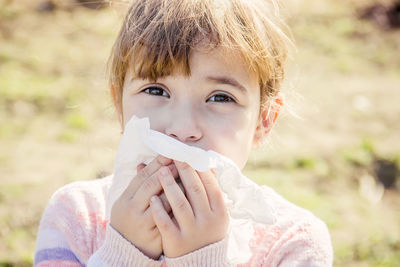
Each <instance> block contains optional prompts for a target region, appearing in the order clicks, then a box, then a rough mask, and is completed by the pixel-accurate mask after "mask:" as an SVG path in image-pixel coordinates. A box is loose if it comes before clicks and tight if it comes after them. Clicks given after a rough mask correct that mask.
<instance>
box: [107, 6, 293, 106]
mask: <svg viewBox="0 0 400 267" xmlns="http://www.w3.org/2000/svg"><path fill="white" fill-rule="evenodd" d="M279 24H280V20H279V19H278V17H277V7H276V5H275V2H274V1H272V0H270V1H267V0H266V1H263V0H219V1H218V0H215V1H213V0H197V1H196V0H179V1H177V0H148V1H135V2H134V3H133V4H132V6H131V7H130V8H129V10H128V13H127V16H126V17H125V20H124V23H123V25H122V29H121V31H120V33H119V36H118V39H117V41H116V43H115V44H114V47H113V52H112V54H111V57H110V61H109V63H110V83H111V86H112V88H114V89H112V95H113V98H114V102H119V101H121V94H122V88H123V82H124V78H125V75H126V72H127V70H128V69H129V70H132V71H133V73H132V75H133V77H135V78H141V79H148V80H152V81H155V80H157V79H158V78H162V77H164V76H167V75H170V74H171V73H172V72H174V71H177V70H178V71H180V72H182V73H183V74H185V75H190V66H189V57H190V53H191V51H192V49H194V48H196V47H198V46H199V44H200V43H201V49H206V50H207V49H210V50H211V49H213V48H215V47H224V48H228V49H233V50H235V51H238V52H239V53H240V55H241V56H242V58H243V60H244V62H245V63H246V64H247V65H248V67H249V69H250V70H251V71H253V72H255V73H256V74H257V75H258V78H259V83H260V90H261V98H262V99H263V97H264V96H272V95H275V94H276V90H278V89H279V83H280V80H282V79H283V76H284V71H283V61H285V59H286V55H287V48H288V44H289V43H290V40H289V38H287V36H286V35H285V34H284V33H283V32H282V31H281V29H280V27H278V25H279ZM262 101H263V100H262ZM116 104H117V103H116Z"/></svg>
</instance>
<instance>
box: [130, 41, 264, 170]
mask: <svg viewBox="0 0 400 267" xmlns="http://www.w3.org/2000/svg"><path fill="white" fill-rule="evenodd" d="M189 65H190V70H191V74H190V75H189V76H185V75H183V74H181V73H180V72H178V71H176V72H174V73H172V74H171V75H170V76H167V77H164V78H160V79H159V80H157V82H150V81H148V80H142V79H133V78H132V75H131V74H130V73H132V71H130V70H128V72H127V75H126V78H125V82H124V88H123V98H122V111H123V123H124V125H125V124H126V123H127V122H128V121H129V119H130V118H131V117H132V115H136V116H137V117H139V118H142V117H148V118H149V120H150V127H151V128H152V129H153V130H156V131H159V132H162V133H164V134H166V135H169V136H171V137H174V138H176V139H178V140H179V141H181V142H183V143H185V144H188V145H191V146H196V147H200V148H202V149H204V150H214V151H216V152H218V153H220V154H222V155H224V156H227V157H229V158H231V159H232V160H233V161H234V162H235V163H236V164H237V165H238V166H239V167H240V168H241V169H242V168H243V167H244V165H245V163H246V161H247V159H248V155H249V153H250V150H251V148H252V146H253V144H254V143H255V141H256V139H257V137H256V138H255V136H256V132H257V131H259V128H260V127H261V126H260V125H259V123H258V118H259V111H260V87H259V85H258V78H257V76H256V75H255V74H254V73H252V72H251V71H249V69H248V68H247V66H246V65H245V64H244V62H243V61H242V59H241V57H240V56H239V54H237V53H235V52H233V51H226V50H223V49H222V48H216V49H213V50H211V51H208V52H205V51H204V50H200V49H199V50H193V51H192V53H191V56H190V62H189ZM257 126H258V127H257ZM256 128H257V131H256Z"/></svg>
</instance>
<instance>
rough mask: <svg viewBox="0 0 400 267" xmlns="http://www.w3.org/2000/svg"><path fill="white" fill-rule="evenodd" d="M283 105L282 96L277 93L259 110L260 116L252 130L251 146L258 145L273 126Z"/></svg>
mask: <svg viewBox="0 0 400 267" xmlns="http://www.w3.org/2000/svg"><path fill="white" fill-rule="evenodd" d="M282 106H283V96H282V94H281V93H278V94H277V95H276V96H275V97H274V98H272V99H271V100H270V101H269V104H268V105H266V106H265V108H264V109H263V110H261V116H260V118H259V120H258V122H257V128H256V130H255V132H254V138H253V147H258V146H260V145H261V144H262V143H263V142H264V140H265V138H266V137H267V136H268V134H269V133H270V132H271V130H272V128H273V127H274V125H275V123H276V120H277V119H278V116H279V113H280V111H281V108H282Z"/></svg>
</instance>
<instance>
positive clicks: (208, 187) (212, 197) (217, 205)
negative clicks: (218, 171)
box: [197, 171, 225, 211]
mask: <svg viewBox="0 0 400 267" xmlns="http://www.w3.org/2000/svg"><path fill="white" fill-rule="evenodd" d="M197 173H198V174H199V177H200V180H201V182H202V183H203V186H204V189H205V191H206V193H207V197H208V200H209V203H210V209H211V210H212V211H223V210H225V202H224V198H223V195H222V191H221V189H220V188H219V185H218V181H217V178H216V176H215V173H214V172H212V171H206V172H197Z"/></svg>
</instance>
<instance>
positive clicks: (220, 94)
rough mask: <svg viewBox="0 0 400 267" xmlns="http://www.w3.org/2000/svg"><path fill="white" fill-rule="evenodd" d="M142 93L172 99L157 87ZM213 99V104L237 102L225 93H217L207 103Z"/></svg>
mask: <svg viewBox="0 0 400 267" xmlns="http://www.w3.org/2000/svg"><path fill="white" fill-rule="evenodd" d="M155 90H157V92H158V93H154V91H155ZM142 92H144V93H146V94H148V95H154V96H163V97H167V98H170V96H169V94H168V93H167V92H166V90H164V89H162V88H161V87H156V86H153V87H147V88H146V89H144V90H143V91H142ZM152 92H153V93H152ZM160 93H161V94H160ZM216 97H223V99H222V101H215V98H216ZM211 98H214V101H212V102H217V103H230V102H233V103H236V101H235V99H234V98H233V97H231V96H229V95H228V94H225V93H217V94H215V95H212V96H211V97H210V98H209V99H207V101H206V102H209V101H210V99H211Z"/></svg>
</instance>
